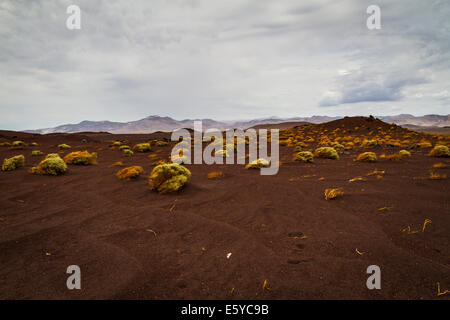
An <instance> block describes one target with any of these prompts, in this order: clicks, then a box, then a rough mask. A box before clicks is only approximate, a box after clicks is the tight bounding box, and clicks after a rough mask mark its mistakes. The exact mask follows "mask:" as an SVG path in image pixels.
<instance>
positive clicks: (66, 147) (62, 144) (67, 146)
mask: <svg viewBox="0 0 450 320" xmlns="http://www.w3.org/2000/svg"><path fill="white" fill-rule="evenodd" d="M58 148H59V149H70V148H71V147H70V146H69V145H68V144H65V143H61V144H59V145H58Z"/></svg>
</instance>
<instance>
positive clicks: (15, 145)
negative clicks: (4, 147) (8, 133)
mask: <svg viewBox="0 0 450 320" xmlns="http://www.w3.org/2000/svg"><path fill="white" fill-rule="evenodd" d="M11 145H12V146H13V147H23V146H25V142H23V141H13V143H12V144H11Z"/></svg>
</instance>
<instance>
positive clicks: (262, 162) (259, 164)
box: [245, 158, 270, 169]
mask: <svg viewBox="0 0 450 320" xmlns="http://www.w3.org/2000/svg"><path fill="white" fill-rule="evenodd" d="M269 166H270V162H269V161H267V160H266V159H263V158H259V159H258V160H255V161H252V162H250V163H249V164H247V165H246V166H245V169H259V168H263V167H269Z"/></svg>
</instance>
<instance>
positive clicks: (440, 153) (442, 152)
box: [428, 145, 450, 158]
mask: <svg viewBox="0 0 450 320" xmlns="http://www.w3.org/2000/svg"><path fill="white" fill-rule="evenodd" d="M428 155H429V156H430V157H444V158H448V157H450V151H449V149H448V147H447V146H444V145H437V146H435V147H434V148H433V149H432V150H431V151H430V153H429V154H428Z"/></svg>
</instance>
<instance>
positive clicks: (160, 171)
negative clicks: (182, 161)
mask: <svg viewBox="0 0 450 320" xmlns="http://www.w3.org/2000/svg"><path fill="white" fill-rule="evenodd" d="M190 177H191V172H190V171H189V170H188V169H187V168H185V167H183V166H181V165H179V164H177V163H170V164H161V165H158V166H156V167H154V168H153V170H152V172H151V174H150V178H149V185H150V188H151V189H152V190H156V191H158V192H159V193H168V192H175V191H178V190H180V189H181V188H182V187H183V186H184V185H185V184H186V183H187V182H188V181H189V178H190Z"/></svg>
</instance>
